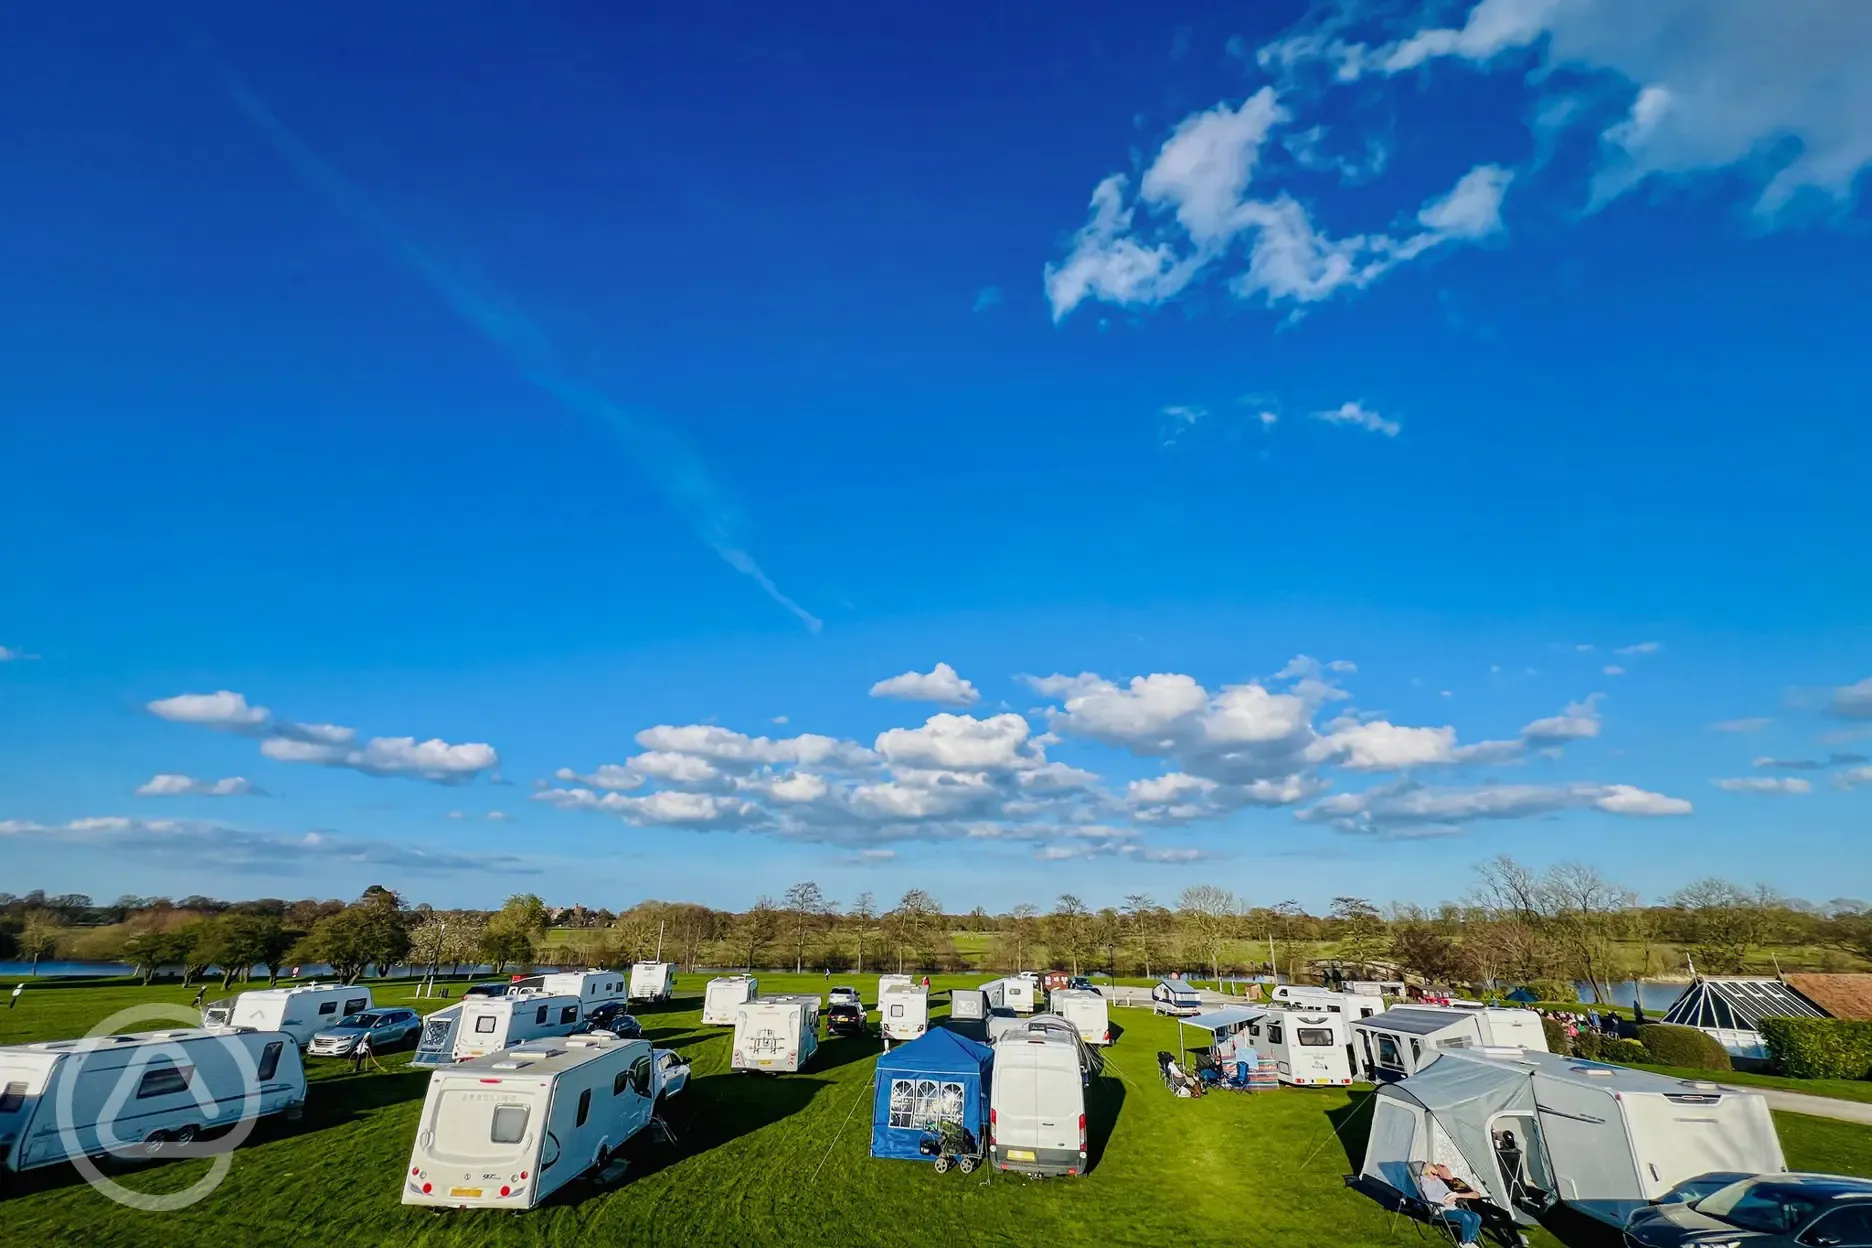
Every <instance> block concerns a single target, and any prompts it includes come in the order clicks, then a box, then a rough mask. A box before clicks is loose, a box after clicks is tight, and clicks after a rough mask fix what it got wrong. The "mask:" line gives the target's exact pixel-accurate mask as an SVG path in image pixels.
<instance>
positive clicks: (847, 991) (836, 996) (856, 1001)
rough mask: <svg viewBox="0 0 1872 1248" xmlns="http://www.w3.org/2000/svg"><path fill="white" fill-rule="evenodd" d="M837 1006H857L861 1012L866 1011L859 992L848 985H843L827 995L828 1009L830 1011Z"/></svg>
mask: <svg viewBox="0 0 1872 1248" xmlns="http://www.w3.org/2000/svg"><path fill="white" fill-rule="evenodd" d="M835 1005H855V1006H857V1007H858V1008H859V1009H860V1010H863V1009H864V1001H863V1000H862V999H861V998H860V997H859V996H858V990H857V989H856V988H852V987H850V986H847V985H841V986H840V987H837V988H834V989H833V990H832V991H831V992H828V993H826V1008H827V1009H830V1008H831V1007H832V1006H835ZM828 1017H829V1015H828Z"/></svg>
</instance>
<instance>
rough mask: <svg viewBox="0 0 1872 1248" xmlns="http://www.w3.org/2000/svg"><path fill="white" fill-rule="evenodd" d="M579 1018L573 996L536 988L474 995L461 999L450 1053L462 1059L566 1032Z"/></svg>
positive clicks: (573, 1028) (568, 1031) (568, 1032)
mask: <svg viewBox="0 0 1872 1248" xmlns="http://www.w3.org/2000/svg"><path fill="white" fill-rule="evenodd" d="M583 1019H584V1011H583V1009H582V1008H581V1006H580V1003H579V999H578V998H577V997H574V996H569V995H565V994H561V993H554V992H546V991H544V990H543V989H539V988H528V989H525V990H523V991H521V992H515V993H509V994H508V995H507V996H504V997H476V998H475V999H474V1000H472V1001H463V1002H462V1003H461V1017H460V1018H459V1019H458V1020H457V1021H456V1023H455V1047H454V1050H453V1052H454V1057H455V1060H456V1061H458V1062H464V1061H467V1060H469V1059H470V1058H476V1057H485V1056H487V1055H488V1054H489V1053H498V1052H500V1050H502V1049H505V1048H511V1047H512V1046H514V1045H516V1044H523V1043H525V1042H526V1041H528V1040H536V1039H538V1038H539V1037H541V1036H564V1035H570V1034H571V1033H572V1032H573V1031H574V1030H575V1029H576V1028H577V1027H578V1025H579V1023H580V1022H581V1021H583Z"/></svg>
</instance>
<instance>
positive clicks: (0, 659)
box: [0, 646, 39, 663]
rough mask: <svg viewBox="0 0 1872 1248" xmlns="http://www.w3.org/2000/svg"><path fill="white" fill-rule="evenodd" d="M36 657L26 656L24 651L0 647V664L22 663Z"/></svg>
mask: <svg viewBox="0 0 1872 1248" xmlns="http://www.w3.org/2000/svg"><path fill="white" fill-rule="evenodd" d="M38 657H39V656H38V655H36V654H27V653H26V652H25V651H24V650H15V649H14V648H13V647H11V646H0V663H24V662H26V661H27V660H29V659H36V658H38Z"/></svg>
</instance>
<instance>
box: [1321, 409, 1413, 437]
mask: <svg viewBox="0 0 1872 1248" xmlns="http://www.w3.org/2000/svg"><path fill="white" fill-rule="evenodd" d="M1313 419H1314V420H1323V421H1325V422H1326V423H1327V424H1329V425H1352V426H1354V427H1355V428H1359V429H1369V430H1370V431H1371V432H1373V433H1382V434H1384V436H1385V437H1387V438H1395V437H1397V435H1398V434H1399V433H1401V432H1403V430H1404V426H1402V425H1400V424H1399V423H1398V422H1397V421H1395V420H1386V419H1385V418H1384V417H1383V416H1380V415H1379V414H1378V413H1377V412H1374V411H1372V410H1371V409H1370V408H1369V407H1366V406H1365V405H1364V404H1363V403H1359V402H1356V401H1355V402H1350V403H1341V404H1340V405H1339V406H1338V407H1335V408H1333V409H1332V410H1331V411H1326V412H1314V413H1313Z"/></svg>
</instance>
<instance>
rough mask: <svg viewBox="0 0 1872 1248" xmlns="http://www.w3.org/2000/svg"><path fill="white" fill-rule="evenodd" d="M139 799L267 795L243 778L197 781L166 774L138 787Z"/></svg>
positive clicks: (171, 773)
mask: <svg viewBox="0 0 1872 1248" xmlns="http://www.w3.org/2000/svg"><path fill="white" fill-rule="evenodd" d="M136 795H137V796H138V797H265V796H266V794H265V793H263V792H262V791H261V790H259V789H256V788H255V787H254V786H253V785H251V784H249V783H247V781H246V779H245V778H244V777H241V776H229V777H227V778H226V779H224V780H196V779H192V778H191V777H189V776H182V775H176V774H175V773H173V772H164V773H162V774H160V775H155V776H151V777H150V778H149V779H148V780H146V781H145V782H143V783H142V784H140V785H138V786H137V791H136Z"/></svg>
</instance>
